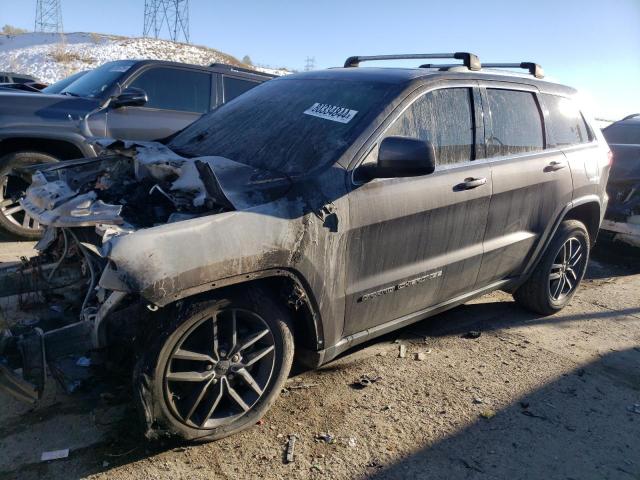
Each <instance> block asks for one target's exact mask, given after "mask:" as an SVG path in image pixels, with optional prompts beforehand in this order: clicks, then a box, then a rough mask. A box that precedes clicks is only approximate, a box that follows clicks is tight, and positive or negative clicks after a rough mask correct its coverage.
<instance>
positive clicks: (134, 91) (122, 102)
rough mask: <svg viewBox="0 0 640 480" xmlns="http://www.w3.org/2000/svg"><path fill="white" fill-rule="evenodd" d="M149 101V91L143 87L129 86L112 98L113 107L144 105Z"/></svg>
mask: <svg viewBox="0 0 640 480" xmlns="http://www.w3.org/2000/svg"><path fill="white" fill-rule="evenodd" d="M148 101H149V97H147V92H145V91H144V90H142V89H141V88H136V87H129V88H125V89H124V91H123V92H122V93H121V94H120V95H118V96H117V97H116V98H114V99H113V100H111V106H112V107H113V108H120V107H142V106H143V105H144V104H145V103H147V102H148Z"/></svg>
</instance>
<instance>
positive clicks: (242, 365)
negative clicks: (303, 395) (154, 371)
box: [164, 308, 275, 429]
mask: <svg viewBox="0 0 640 480" xmlns="http://www.w3.org/2000/svg"><path fill="white" fill-rule="evenodd" d="M274 369H275V339H274V337H273V334H272V332H271V329H270V328H269V326H268V325H267V323H266V322H265V321H264V319H262V318H261V317H260V316H259V315H257V314H256V313H254V312H251V311H248V310H242V309H236V308H234V309H224V310H220V311H218V312H216V313H214V314H210V315H207V316H205V317H203V318H202V319H200V320H199V321H198V322H196V323H195V324H194V326H193V327H191V328H190V329H189V331H188V332H187V333H185V334H184V335H183V337H182V338H181V339H180V341H178V343H177V344H176V346H175V347H174V349H173V351H172V352H171V356H170V357H169V361H168V362H167V367H166V370H165V374H164V390H165V396H166V398H167V400H168V403H169V405H170V407H171V410H172V411H173V414H174V415H175V416H176V418H177V419H178V420H179V421H180V422H182V423H184V424H185V425H188V426H189V427H192V428H198V429H212V428H217V427H220V426H223V425H228V424H229V423H231V422H233V421H235V420H237V419H239V418H240V417H242V416H244V415H245V414H246V413H248V412H249V411H250V410H251V408H252V407H253V406H254V405H255V404H256V403H257V402H258V400H259V399H260V398H262V396H263V394H264V393H265V391H266V389H267V386H268V385H269V381H270V380H271V377H272V376H273V371H274Z"/></svg>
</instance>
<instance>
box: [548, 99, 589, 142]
mask: <svg viewBox="0 0 640 480" xmlns="http://www.w3.org/2000/svg"><path fill="white" fill-rule="evenodd" d="M542 99H543V100H544V104H545V105H546V107H547V108H548V109H549V118H550V120H551V122H550V123H551V134H552V136H553V143H554V144H555V146H556V147H566V146H569V145H577V144H580V143H587V142H589V141H590V140H591V135H590V133H589V130H588V128H587V124H586V123H585V121H584V118H583V117H582V114H581V113H580V110H578V107H577V106H576V105H575V103H574V102H573V101H572V100H570V99H568V98H565V97H559V96H557V95H550V94H547V93H543V94H542Z"/></svg>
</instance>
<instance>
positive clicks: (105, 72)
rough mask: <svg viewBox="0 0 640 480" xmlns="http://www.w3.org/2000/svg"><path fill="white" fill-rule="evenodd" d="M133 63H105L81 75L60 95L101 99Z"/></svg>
mask: <svg viewBox="0 0 640 480" xmlns="http://www.w3.org/2000/svg"><path fill="white" fill-rule="evenodd" d="M135 63H136V62H135V60H120V61H117V62H109V63H105V64H104V65H102V66H101V67H98V68H96V69H95V70H91V71H90V72H87V73H86V74H84V75H82V76H81V77H80V78H78V79H77V80H76V81H75V82H72V83H71V84H70V85H69V86H67V87H66V88H63V89H62V90H61V91H60V93H61V94H63V95H64V94H67V95H73V96H76V97H89V98H98V97H102V96H103V95H104V92H105V91H106V90H108V89H109V88H110V87H111V86H112V85H113V84H114V83H115V82H117V81H118V80H120V78H122V76H123V75H124V74H125V72H126V71H127V70H129V69H130V68H131V67H132V66H133V65H134V64H135Z"/></svg>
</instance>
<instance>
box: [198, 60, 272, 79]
mask: <svg viewBox="0 0 640 480" xmlns="http://www.w3.org/2000/svg"><path fill="white" fill-rule="evenodd" d="M209 67H210V68H220V69H224V70H229V71H232V72H233V71H236V72H244V73H253V74H254V75H261V76H263V77H271V78H275V77H277V75H273V74H271V73H266V72H261V71H259V70H252V69H250V68H243V67H237V66H235V65H230V64H228V63H215V62H214V63H212V64H210V65H209Z"/></svg>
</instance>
